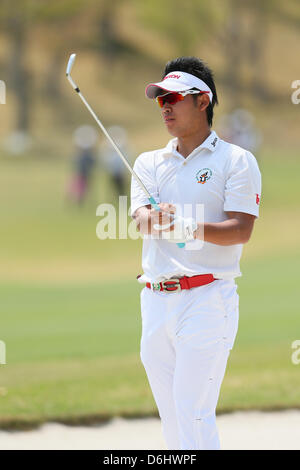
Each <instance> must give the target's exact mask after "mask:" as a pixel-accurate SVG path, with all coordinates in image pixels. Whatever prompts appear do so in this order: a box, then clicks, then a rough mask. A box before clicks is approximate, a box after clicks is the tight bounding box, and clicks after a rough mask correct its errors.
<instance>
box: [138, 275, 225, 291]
mask: <svg viewBox="0 0 300 470" xmlns="http://www.w3.org/2000/svg"><path fill="white" fill-rule="evenodd" d="M215 280H216V278H215V277H214V276H213V275H212V274H199V276H192V277H188V276H183V277H181V278H180V279H168V280H166V281H162V282H152V283H150V282H146V287H148V288H149V289H152V290H157V291H162V292H180V291H181V290H182V289H192V288H193V287H199V286H204V285H205V284H209V283H210V282H213V281H215Z"/></svg>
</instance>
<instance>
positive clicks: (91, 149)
mask: <svg viewBox="0 0 300 470" xmlns="http://www.w3.org/2000/svg"><path fill="white" fill-rule="evenodd" d="M73 140H74V143H75V146H76V152H75V157H74V161H73V165H74V170H73V175H72V178H71V182H70V184H69V187H68V194H67V195H68V199H69V200H70V201H72V202H75V203H77V204H78V205H81V204H82V203H83V201H84V199H85V197H86V195H87V192H88V189H89V186H90V181H91V176H92V172H93V169H94V167H95V163H96V160H95V144H96V140H97V133H96V131H95V129H94V128H93V127H91V126H81V127H78V128H77V129H76V131H75V132H74V135H73Z"/></svg>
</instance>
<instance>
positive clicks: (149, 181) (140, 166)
mask: <svg viewBox="0 0 300 470" xmlns="http://www.w3.org/2000/svg"><path fill="white" fill-rule="evenodd" d="M133 170H134V171H135V172H136V174H137V176H138V177H139V178H140V179H141V181H142V183H143V184H144V186H146V189H147V190H148V191H149V193H150V195H151V196H152V197H153V198H154V199H155V201H156V202H157V203H159V202H160V200H159V194H158V189H157V184H156V179H155V167H154V154H153V152H146V153H142V154H141V155H140V156H139V157H138V158H137V159H136V161H135V163H134V166H133ZM148 204H150V202H149V199H148V198H147V195H146V194H145V192H144V191H143V190H142V188H141V187H140V185H139V184H138V182H137V180H136V178H134V176H132V178H131V209H130V214H131V216H132V215H133V214H134V212H135V211H136V210H137V209H138V208H139V207H142V206H146V205H148Z"/></svg>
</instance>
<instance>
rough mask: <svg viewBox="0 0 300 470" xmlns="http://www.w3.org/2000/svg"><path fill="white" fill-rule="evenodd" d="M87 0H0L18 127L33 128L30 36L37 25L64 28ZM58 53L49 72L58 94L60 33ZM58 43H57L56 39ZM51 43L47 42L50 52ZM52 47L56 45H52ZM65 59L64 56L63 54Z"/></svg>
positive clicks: (52, 87)
mask: <svg viewBox="0 0 300 470" xmlns="http://www.w3.org/2000/svg"><path fill="white" fill-rule="evenodd" d="M87 3H88V0H85V1H84V0H60V1H58V0H55V1H53V2H49V1H46V0H14V1H11V0H0V26H1V28H2V30H3V31H4V32H5V34H6V35H7V36H8V38H9V43H10V45H11V51H10V54H9V55H8V56H9V64H8V67H7V68H8V79H7V81H8V86H9V88H10V89H11V90H12V91H13V92H14V94H15V97H16V106H17V112H16V114H17V118H16V129H17V130H20V131H25V132H27V131H28V130H29V127H30V112H29V110H30V100H31V99H32V96H33V86H32V77H31V75H30V72H29V69H28V67H27V65H26V63H27V52H28V51H27V49H28V42H29V36H30V34H31V33H32V30H33V28H34V27H36V26H37V25H44V26H47V25H48V26H49V27H51V26H52V27H53V26H54V25H55V28H57V34H58V35H59V31H60V32H61V31H63V28H64V26H66V24H67V23H69V21H70V19H72V17H73V16H74V15H78V13H80V12H81V11H82V9H83V8H85V6H86V5H87ZM58 37H59V42H60V47H59V52H58V49H56V51H55V53H54V55H53V57H54V59H53V61H52V64H51V66H52V67H51V71H50V73H49V74H48V77H49V78H48V81H47V83H48V91H50V93H52V96H53V95H57V93H58V89H57V84H58V81H57V77H58V76H59V74H60V69H59V70H58V68H59V66H60V60H61V59H62V54H61V51H62V48H61V36H58ZM54 44H55V42H54ZM51 47H52V45H51V44H48V49H47V52H48V53H49V49H50V50H51ZM52 48H53V47H52ZM64 60H65V55H64Z"/></svg>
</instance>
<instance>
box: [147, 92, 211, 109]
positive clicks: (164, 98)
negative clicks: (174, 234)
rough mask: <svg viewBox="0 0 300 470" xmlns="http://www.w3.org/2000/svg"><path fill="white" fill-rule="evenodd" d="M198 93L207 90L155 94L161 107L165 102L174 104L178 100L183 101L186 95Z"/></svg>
mask: <svg viewBox="0 0 300 470" xmlns="http://www.w3.org/2000/svg"><path fill="white" fill-rule="evenodd" d="M199 93H208V91H199V90H187V91H180V92H178V93H165V94H164V95H160V96H157V97H156V101H157V103H158V104H159V106H160V107H161V108H162V107H163V106H164V104H165V103H168V104H171V105H174V104H176V103H178V101H183V100H184V97H185V96H186V95H197V94H199Z"/></svg>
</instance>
